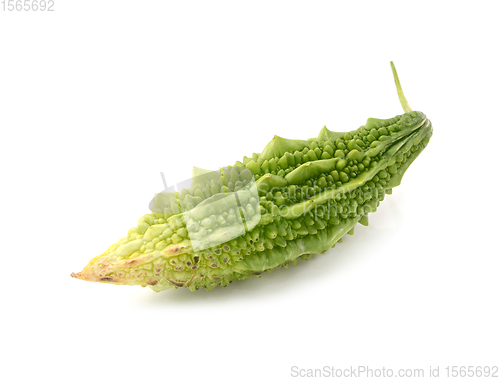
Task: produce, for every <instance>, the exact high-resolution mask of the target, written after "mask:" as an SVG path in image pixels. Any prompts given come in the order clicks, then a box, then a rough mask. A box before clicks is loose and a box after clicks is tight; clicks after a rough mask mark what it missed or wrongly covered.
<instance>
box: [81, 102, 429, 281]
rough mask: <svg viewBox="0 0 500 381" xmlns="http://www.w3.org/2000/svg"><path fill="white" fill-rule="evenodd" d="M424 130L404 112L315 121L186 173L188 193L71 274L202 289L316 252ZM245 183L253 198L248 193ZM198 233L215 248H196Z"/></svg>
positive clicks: (385, 183)
mask: <svg viewBox="0 0 500 381" xmlns="http://www.w3.org/2000/svg"><path fill="white" fill-rule="evenodd" d="M431 135H432V126H431V123H430V121H429V120H428V119H426V117H425V115H424V114H422V113H420V112H416V111H412V112H408V113H405V114H403V115H399V116H396V117H394V118H392V119H386V120H382V119H372V118H370V119H368V121H367V123H366V125H365V126H362V127H360V128H359V129H357V130H354V131H351V132H346V133H339V132H332V131H330V130H328V129H327V128H326V127H324V128H323V129H322V130H321V131H320V134H319V136H318V137H317V138H313V139H309V140H307V141H305V140H289V139H284V138H280V137H277V136H275V137H274V138H273V139H272V141H271V142H270V143H269V144H268V145H267V146H266V147H265V148H264V150H263V151H262V153H261V154H255V153H254V154H253V155H252V156H251V157H244V158H243V160H242V161H241V162H236V163H235V165H234V166H231V167H228V168H225V169H224V170H222V171H221V173H217V172H210V171H203V170H200V169H195V171H194V173H193V176H194V177H193V183H192V185H191V187H190V189H186V190H183V191H182V192H180V193H171V194H160V195H159V196H158V197H156V198H155V201H154V202H153V209H152V210H153V211H154V212H155V213H152V214H147V215H145V216H143V217H142V218H141V219H140V220H139V223H138V225H137V227H134V228H132V229H130V230H129V232H128V234H127V236H126V237H125V238H122V239H121V240H119V241H118V242H117V243H115V244H114V245H112V246H111V247H109V248H108V250H106V252H104V253H103V254H102V255H100V256H98V257H96V258H94V259H92V260H91V261H90V263H89V264H88V265H87V266H86V267H85V268H84V269H83V271H82V272H80V273H77V274H74V273H73V274H72V276H74V277H76V278H79V279H83V280H88V281H95V282H104V283H112V284H128V285H141V286H149V287H151V288H152V289H153V290H155V291H161V290H164V289H167V288H178V287H187V288H189V289H191V290H198V289H200V288H205V289H207V290H210V289H212V288H213V287H215V286H216V285H221V286H227V285H228V284H229V283H231V282H233V281H235V280H241V279H246V278H248V277H250V276H251V275H260V274H261V273H262V272H264V271H270V270H272V269H274V268H278V267H287V266H288V265H289V264H290V263H292V264H295V263H296V260H297V259H298V258H302V259H309V258H310V257H311V254H323V253H325V252H326V251H327V250H328V249H330V248H331V247H332V246H334V245H335V243H336V242H339V240H341V238H342V236H344V235H345V234H347V233H351V234H352V232H353V229H354V226H355V225H356V223H358V222H359V223H362V224H363V225H367V224H368V219H367V214H368V213H372V212H374V211H376V209H377V207H378V206H379V204H380V202H381V201H382V200H383V199H384V197H385V195H386V194H390V193H392V188H394V187H396V186H398V185H399V184H400V182H401V178H402V176H403V174H404V172H405V171H406V169H407V168H408V166H409V165H410V164H411V162H412V161H413V160H414V159H415V158H416V157H417V156H418V155H419V154H420V152H421V151H422V150H423V149H424V147H425V146H426V145H427V143H428V142H429V139H430V137H431ZM250 171H251V172H250ZM252 180H255V185H256V186H257V190H258V197H255V196H253V195H252V193H251V192H250V191H248V189H250V188H249V187H250V186H251V185H252V183H253V181H252ZM245 192H247V193H245ZM236 193H237V194H238V198H237V199H235V198H231V197H228V196H231V195H232V194H236ZM242 195H243V196H242ZM245 195H248V197H247V198H246V199H245V207H244V208H242V207H241V205H242V204H241V198H242V197H245ZM220 200H223V201H222V202H216V203H215V202H214V201H220ZM235 200H236V201H235ZM242 209H244V210H242ZM181 211H182V212H183V213H180V212H181ZM238 219H242V220H243V221H244V226H245V229H246V231H244V232H243V234H242V235H240V233H242V232H238V231H236V229H237V228H238V224H235V221H236V222H237V221H238ZM233 236H234V237H235V238H232V239H227V238H228V237H233ZM207 237H209V238H210V242H212V244H213V243H214V242H215V243H216V242H220V244H216V245H213V246H211V247H206V248H204V249H203V250H197V251H196V247H203V246H196V244H197V243H199V242H204V240H206V238H207ZM193 247H195V249H193Z"/></svg>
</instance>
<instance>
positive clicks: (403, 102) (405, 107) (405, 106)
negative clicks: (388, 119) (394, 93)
mask: <svg viewBox="0 0 500 381" xmlns="http://www.w3.org/2000/svg"><path fill="white" fill-rule="evenodd" d="M391 68H392V74H393V75H394V82H396V89H398V97H399V101H400V102H401V106H403V110H404V111H405V112H410V111H412V109H411V107H410V105H409V104H408V101H407V100H406V97H405V95H404V93H403V89H402V88H401V83H400V82H399V77H398V72H397V71H396V67H395V66H394V62H392V61H391Z"/></svg>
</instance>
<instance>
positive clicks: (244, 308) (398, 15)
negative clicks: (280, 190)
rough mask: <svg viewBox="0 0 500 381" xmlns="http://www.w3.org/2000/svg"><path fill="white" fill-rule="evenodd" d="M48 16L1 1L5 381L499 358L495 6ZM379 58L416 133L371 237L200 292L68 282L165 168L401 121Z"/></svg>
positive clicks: (81, 8) (202, 375)
mask: <svg viewBox="0 0 500 381" xmlns="http://www.w3.org/2000/svg"><path fill="white" fill-rule="evenodd" d="M54 9H55V11H54V12H51V13H47V12H45V13H44V12H3V11H0V128H1V140H0V142H1V143H0V144H1V146H0V155H1V161H0V162H1V174H2V175H1V184H2V185H1V188H0V192H1V198H0V203H1V216H2V218H1V223H2V229H1V232H2V233H1V237H2V241H1V242H2V244H1V257H0V258H1V259H0V266H1V275H0V282H1V290H2V291H1V292H2V299H1V300H2V313H1V317H0V319H1V325H0V327H1V346H2V348H3V351H4V353H3V354H2V356H1V358H2V360H1V362H2V366H1V368H0V376H1V378H2V379H4V380H39V379H43V380H45V379H47V380H70V379H71V380H92V379H101V380H104V379H107V380H118V379H120V380H132V379H134V380H139V379H143V380H150V379H154V380H195V379H196V380H210V379H218V380H230V379H238V380H258V379H265V380H285V379H291V378H292V377H291V376H292V372H291V368H292V367H293V366H296V367H298V368H300V369H308V368H320V367H323V366H335V367H336V368H346V367H350V366H354V367H356V366H358V365H364V366H370V367H372V368H382V367H386V368H392V369H394V370H395V371H397V369H399V368H410V369H417V368H422V369H424V370H425V371H426V374H427V372H428V369H429V366H433V367H436V366H440V367H441V373H440V374H441V378H445V377H444V376H446V373H445V369H444V368H445V367H446V366H453V365H458V366H470V365H473V366H486V365H489V366H495V365H496V366H500V361H499V359H500V347H499V339H500V329H499V321H500V312H499V290H500V288H499V285H500V277H499V266H500V259H499V254H500V250H499V249H498V236H499V235H498V227H499V223H498V218H499V213H498V212H499V208H498V194H497V192H498V188H497V186H498V171H499V170H498V153H497V150H498V147H497V145H498V140H499V138H500V132H499V131H500V125H499V124H500V122H499V120H500V116H499V115H500V114H499V98H500V97H499V90H498V89H499V85H500V81H499V79H500V75H499V70H498V68H499V67H500V59H499V57H498V37H499V35H500V27H499V24H498V14H499V12H498V11H499V9H498V2H493V1H492V2H480V1H479V2H469V3H465V2H422V1H419V2H415V3H413V4H411V3H407V2H404V3H403V2H350V3H347V2H334V1H328V2H322V1H314V2H306V1H303V2H294V1H287V2H273V1H264V2H259V1H248V2H241V1H228V2H219V1H204V2H195V1H189V2H188V1H183V2H180V1H179V2H173V1H160V0H158V1H152V0H143V1H124V0H121V1H118V0H104V1H103V0H100V1H97V0H86V1H68V0H64V1H62V0H55V7H54ZM390 60H393V61H394V62H395V63H396V67H397V68H398V71H399V75H400V79H401V82H402V85H403V89H404V90H405V93H406V97H407V98H408V101H409V103H410V105H411V106H412V107H413V109H416V110H421V111H423V112H425V113H426V114H427V116H428V117H429V118H430V119H431V121H432V122H433V126H434V136H433V138H432V139H431V141H430V144H429V146H428V147H427V149H426V150H425V151H424V152H423V153H422V155H421V156H420V157H419V158H418V159H417V160H416V161H415V163H414V164H413V165H412V166H411V168H410V169H409V171H408V172H407V174H406V176H405V178H404V179H403V182H402V185H401V186H400V187H399V188H397V189H395V190H394V194H393V195H392V196H389V197H387V198H386V200H385V201H384V202H383V203H382V205H381V207H380V209H379V210H378V212H377V213H375V214H374V215H371V216H370V226H369V227H363V226H361V225H358V227H357V228H356V231H355V234H354V235H353V236H348V237H347V238H346V239H345V240H344V243H342V244H340V245H337V247H336V248H335V249H332V250H330V251H329V252H328V253H327V254H326V255H324V256H316V257H314V258H313V259H312V260H310V261H299V265H298V266H295V267H293V268H290V269H288V270H285V269H281V270H277V271H274V272H272V273H271V274H264V275H263V276H262V278H261V279H258V278H252V279H251V280H246V281H243V282H239V283H236V284H232V285H230V286H229V287H227V288H224V289H222V288H217V289H214V290H213V291H211V292H206V291H204V290H201V291H198V292H194V293H191V292H190V291H188V290H183V289H181V290H171V291H165V292H162V293H159V294H155V293H154V292H153V291H151V290H149V289H142V288H140V287H125V286H111V285H105V284H96V283H88V282H82V281H78V280H76V279H72V278H70V276H69V274H70V273H71V272H73V271H80V270H81V269H82V268H83V266H84V265H85V264H86V263H87V262H88V261H89V260H90V259H91V258H92V257H94V256H95V255H98V254H100V253H101V252H103V251H104V250H105V249H106V248H107V247H108V246H109V245H110V244H112V243H114V242H116V241H117V240H118V239H119V238H121V237H123V236H124V235H125V234H126V232H127V230H128V229H129V228H130V227H132V226H135V225H136V223H137V220H138V219H139V218H140V217H141V216H142V215H143V214H145V213H147V212H148V202H149V200H150V199H151V197H152V195H153V194H154V193H156V192H158V191H160V190H161V189H162V183H161V178H160V172H161V171H163V172H165V175H166V178H167V181H168V182H169V184H172V183H175V182H177V181H180V180H184V179H186V178H187V177H189V176H190V173H191V168H192V166H193V165H196V166H200V167H205V168H209V169H216V168H218V167H220V166H224V165H228V164H233V163H234V162H235V161H236V160H241V159H242V157H243V155H247V156H249V155H251V154H252V152H260V151H261V150H262V149H263V147H264V146H265V145H266V143H267V142H268V141H269V140H270V139H271V138H272V137H273V135H275V134H276V135H279V136H283V137H287V138H298V139H307V138H310V137H314V136H317V134H318V132H319V130H320V129H321V127H322V126H323V125H326V126H327V127H328V128H330V129H332V130H339V131H346V130H352V129H356V128H358V127H359V126H361V125H363V124H364V123H365V121H366V119H367V118H368V117H377V118H389V117H392V116H394V115H396V114H401V113H402V109H401V106H400V104H399V102H398V98H397V95H396V90H395V86H394V83H393V79H392V74H391V70H390V66H389V61H390ZM499 376H500V373H499Z"/></svg>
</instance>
